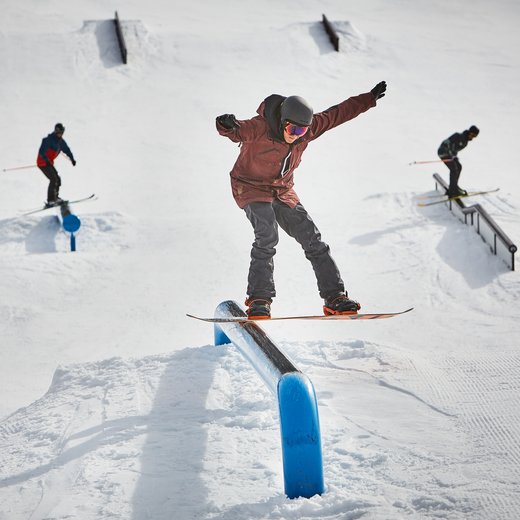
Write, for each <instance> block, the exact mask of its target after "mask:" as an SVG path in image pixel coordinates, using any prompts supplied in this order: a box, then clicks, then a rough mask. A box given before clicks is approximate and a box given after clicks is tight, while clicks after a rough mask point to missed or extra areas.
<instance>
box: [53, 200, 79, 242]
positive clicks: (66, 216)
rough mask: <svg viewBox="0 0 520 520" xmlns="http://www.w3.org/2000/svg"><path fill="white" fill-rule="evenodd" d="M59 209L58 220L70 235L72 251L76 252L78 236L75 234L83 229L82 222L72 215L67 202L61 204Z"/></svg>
mask: <svg viewBox="0 0 520 520" xmlns="http://www.w3.org/2000/svg"><path fill="white" fill-rule="evenodd" d="M59 208H60V211H59V214H58V218H59V219H60V223H61V226H62V227H63V230H64V231H65V232H67V233H70V250H71V251H76V235H75V234H74V233H76V231H78V230H79V228H80V227H81V220H80V219H79V218H78V217H77V216H76V215H74V214H73V213H72V211H71V209H70V204H69V203H68V202H67V201H65V202H63V203H62V204H60V205H59Z"/></svg>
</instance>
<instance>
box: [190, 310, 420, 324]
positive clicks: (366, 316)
mask: <svg viewBox="0 0 520 520" xmlns="http://www.w3.org/2000/svg"><path fill="white" fill-rule="evenodd" d="M411 310H413V307H410V308H409V309H406V310H405V311H401V312H376V313H358V314H332V315H330V316H325V315H317V316H274V317H272V318H260V319H258V318H257V319H254V318H248V317H247V316H232V317H229V318H203V317H200V316H194V315H193V314H186V316H188V317H189V318H193V319H195V320H200V321H206V322H209V323H244V322H248V321H259V322H267V321H282V320H316V321H321V320H325V321H343V320H380V319H384V318H393V317H394V316H399V315H401V314H406V313H407V312H410V311H411Z"/></svg>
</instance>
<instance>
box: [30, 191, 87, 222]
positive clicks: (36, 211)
mask: <svg viewBox="0 0 520 520" xmlns="http://www.w3.org/2000/svg"><path fill="white" fill-rule="evenodd" d="M95 198H96V195H95V193H93V194H92V195H89V196H88V197H83V198H82V199H76V200H64V201H63V202H62V203H61V204H56V206H49V207H46V206H44V207H43V208H38V209H32V210H30V211H27V212H25V213H22V216H26V215H33V214H34V213H39V212H40V211H46V210H48V209H52V208H59V207H60V206H62V205H63V204H77V203H78V202H85V201H87V200H94V199H95Z"/></svg>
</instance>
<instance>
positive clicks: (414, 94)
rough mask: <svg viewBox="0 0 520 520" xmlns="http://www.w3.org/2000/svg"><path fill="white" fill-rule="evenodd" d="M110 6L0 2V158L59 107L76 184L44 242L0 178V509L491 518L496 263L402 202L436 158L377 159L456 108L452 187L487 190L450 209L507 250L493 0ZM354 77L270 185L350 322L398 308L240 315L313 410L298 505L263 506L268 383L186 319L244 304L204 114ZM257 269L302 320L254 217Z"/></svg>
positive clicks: (508, 417) (503, 509) (30, 149)
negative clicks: (263, 253)
mask: <svg viewBox="0 0 520 520" xmlns="http://www.w3.org/2000/svg"><path fill="white" fill-rule="evenodd" d="M122 5H123V4H120V5H117V4H116V3H114V2H112V1H111V0H74V1H73V2H70V1H69V2H66V1H64V0H53V1H45V2H42V1H41V0H24V1H23V2H16V1H11V2H3V4H2V16H1V17H0V38H1V45H0V63H2V67H3V69H2V72H3V74H2V81H0V95H1V98H2V100H4V103H3V104H2V117H1V118H0V129H1V133H2V138H1V139H0V168H8V167H16V166H23V165H29V164H32V163H34V159H35V155H36V152H37V149H38V146H39V144H40V143H41V138H42V136H43V135H44V134H45V132H47V131H48V129H49V125H53V124H55V123H56V121H65V122H66V123H67V135H68V144H69V145H70V146H71V148H72V150H73V151H74V156H75V157H76V158H77V159H78V164H77V166H76V167H75V168H74V169H73V167H72V166H71V165H70V164H69V163H68V161H63V164H62V165H61V166H60V167H59V168H58V169H59V170H60V176H61V177H62V180H63V185H62V186H61V188H60V194H61V196H62V197H63V198H65V199H68V200H74V198H75V197H80V196H83V195H89V194H91V193H94V192H95V193H97V194H98V196H99V198H98V200H96V201H95V202H92V204H85V205H83V203H82V204H78V205H75V204H74V203H72V205H71V208H72V210H73V213H76V214H77V216H78V217H79V218H80V219H81V229H80V230H79V231H78V232H77V252H76V253H74V254H71V253H70V243H69V242H70V240H69V236H68V235H69V233H64V232H63V230H62V228H61V227H60V225H59V222H58V220H57V218H56V215H55V212H56V210H47V211H46V212H42V213H37V214H35V215H31V216H28V217H25V216H24V217H20V216H19V213H20V211H21V210H23V209H30V208H36V207H38V206H41V205H43V201H44V200H45V199H44V198H43V197H44V194H45V191H46V189H47V180H46V178H45V177H44V176H43V175H42V174H41V172H39V171H38V170H37V169H36V168H32V169H26V170H20V171H18V172H2V173H1V174H0V295H1V297H0V347H1V352H2V363H0V391H1V395H2V399H0V519H1V520H28V519H31V520H50V519H53V520H71V519H74V520H107V519H110V520H150V519H153V520H244V519H247V520H354V519H363V520H403V519H406V520H441V519H443V520H517V518H518V511H520V494H519V492H518V487H519V486H518V483H519V482H520V402H519V399H518V396H519V395H520V377H519V375H520V348H519V347H520V340H519V339H518V338H520V320H519V319H518V314H519V305H518V302H519V301H520V276H519V270H518V268H517V269H516V271H512V270H511V269H510V268H509V267H508V266H507V265H505V263H504V262H503V261H502V259H501V258H500V257H498V256H495V255H494V254H492V252H491V251H490V250H489V249H488V245H486V244H485V243H483V242H482V240H481V238H480V236H479V235H477V233H476V232H475V231H474V230H473V229H472V228H471V227H470V226H469V225H464V224H461V223H460V222H459V221H458V220H457V219H456V218H454V214H453V213H451V212H450V211H448V208H447V207H446V206H445V205H444V204H439V205H436V206H431V207H429V208H418V207H417V204H416V202H417V198H418V197H424V196H427V195H432V196H433V195H435V194H437V195H438V194H439V192H435V190H434V186H433V179H432V174H433V173H434V172H436V171H439V170H440V171H441V172H447V170H446V169H445V168H446V167H445V166H444V165H443V164H442V163H438V164H424V165H416V166H413V167H411V166H407V164H408V163H409V162H410V161H412V160H414V159H428V158H431V159H434V158H436V157H437V156H436V150H437V147H438V144H439V143H440V142H441V140H442V139H443V138H445V137H446V136H447V135H449V134H450V133H452V132H453V131H455V130H457V129H462V128H467V127H468V126H469V125H470V124H473V123H476V124H478V126H479V128H480V129H481V133H480V135H479V137H478V139H477V140H476V141H475V142H474V143H473V145H472V146H471V148H470V149H468V150H464V151H462V152H461V154H460V156H461V161H462V163H463V165H464V169H463V172H462V177H461V188H463V189H465V190H467V191H480V190H482V189H485V188H497V187H500V191H498V192H497V193H494V194H490V195H487V196H485V198H482V199H477V198H472V199H468V206H469V204H471V203H472V202H473V201H478V202H480V203H481V205H482V206H485V209H486V211H487V212H488V214H489V215H490V216H491V217H492V218H493V220H494V221H495V222H496V223H497V224H498V225H499V226H500V227H501V228H502V229H503V230H504V231H505V232H507V234H508V236H509V237H510V238H511V239H512V240H513V242H514V243H515V244H517V245H518V243H519V242H520V175H518V173H517V169H518V168H517V164H518V149H519V146H518V134H519V132H518V121H520V96H519V95H518V85H519V84H520V53H519V52H518V38H519V36H518V33H519V31H518V26H519V23H520V2H518V1H512V0H495V1H493V2H489V1H488V0H473V1H472V2H468V0H450V1H449V2H446V1H442V0H415V1H414V2H410V1H405V0H395V1H393V2H388V1H385V0H364V1H363V2H346V1H344V0H326V2H322V3H320V4H318V3H317V2H316V1H315V0H299V1H298V3H297V4H296V3H294V2H281V1H280V0H262V2H258V1H257V2H255V1H253V0H249V1H247V0H246V1H244V0H226V1H225V2H215V1H214V0H197V1H196V2H186V1H181V0H173V1H164V0H162V1H161V0H149V1H147V2H142V1H139V0H126V1H125V2H124V7H123V6H122ZM116 9H118V11H119V15H120V18H121V20H120V21H121V25H122V28H123V31H124V36H125V41H126V45H127V47H128V64H127V65H124V64H122V63H121V53H120V52H119V48H118V46H117V41H116V36H115V33H114V24H113V21H112V19H113V15H114V11H115V10H116ZM322 12H324V13H326V15H327V16H328V17H329V19H330V20H331V21H332V22H333V23H334V27H335V28H336V29H337V31H338V33H339V35H340V38H341V42H340V50H339V52H336V51H335V50H334V49H333V47H332V46H331V43H330V41H329V39H328V37H327V34H326V33H325V31H324V30H323V25H322V23H321V13H322ZM381 78H384V79H385V80H386V81H387V83H388V89H387V94H386V96H385V98H383V102H382V103H381V105H380V107H379V108H378V109H377V110H374V111H369V112H368V113H367V114H365V115H364V116H363V117H362V118H357V119H356V120H355V121H354V122H353V123H352V124H349V125H341V126H339V127H338V128H335V129H334V130H331V131H330V132H327V134H326V135H324V136H323V139H319V140H317V141H316V143H315V145H314V146H313V147H309V149H308V150H307V151H306V152H305V154H306V155H305V160H304V161H302V163H301V165H300V166H299V167H298V169H297V171H296V174H295V187H296V189H297V192H298V195H299V197H301V200H302V204H303V205H304V207H305V208H306V209H307V210H308V211H309V213H310V214H312V216H313V219H314V220H315V221H316V224H317V225H318V227H319V229H320V230H321V231H322V232H323V240H324V241H325V242H326V243H327V244H329V246H330V248H331V251H332V253H333V255H334V259H335V261H336V262H337V264H338V267H339V268H340V270H341V273H342V275H343V277H344V281H345V283H346V284H347V289H348V291H349V295H351V296H352V297H353V298H355V299H356V300H358V301H359V302H360V304H361V306H362V308H361V310H360V312H369V311H378V310H382V311H392V310H395V311H398V310H404V309H407V308H408V307H411V306H414V310H413V311H411V312H409V313H408V314H406V315H404V316H403V317H397V318H391V319H385V320H364V321H359V320H357V321H349V322H348V323H346V322H343V321H341V322H340V321H310V320H294V321H291V320H289V321H273V322H268V323H265V324H264V323H263V322H262V323H260V324H259V326H260V327H262V329H264V330H265V331H266V332H267V333H268V335H269V336H270V337H271V338H273V339H274V340H275V342H276V345H278V346H279V347H280V348H281V349H282V350H283V351H284V352H285V353H286V354H287V355H288V356H289V357H290V359H291V360H292V362H293V364H294V365H295V366H296V367H297V368H298V369H299V370H300V371H301V372H302V373H303V374H305V375H306V376H307V377H308V378H309V379H310V380H311V381H312V383H313V386H314V387H315V391H316V399H317V403H318V407H319V421H320V431H321V443H322V457H323V477H324V484H325V492H324V493H322V494H321V495H320V494H316V495H314V496H313V497H311V498H304V497H301V498H297V499H289V498H288V497H287V495H286V494H285V491H284V471H283V458H282V451H281V439H280V417H279V411H278V409H277V404H276V399H275V398H274V397H273V394H272V392H271V390H269V388H268V387H267V386H266V384H264V383H263V381H262V380H261V378H259V376H258V374H257V372H256V371H255V370H254V369H252V368H251V365H250V363H249V362H248V361H247V360H246V359H245V358H244V356H243V355H242V354H241V353H240V351H238V349H237V348H235V347H233V346H231V345H229V346H227V347H223V348H221V347H215V345H214V341H213V338H212V337H210V336H211V334H212V325H207V324H202V322H199V321H196V320H193V319H191V318H187V317H186V312H193V313H194V314H197V315H200V316H208V317H209V316H213V315H214V310H215V307H216V305H217V304H219V303H220V302H222V301H223V300H227V299H232V300H235V301H237V302H238V303H239V304H240V305H241V306H242V301H243V300H242V299H243V298H244V297H245V296H246V290H245V289H246V285H247V269H248V264H249V260H250V246H251V243H252V242H253V240H254V234H253V232H252V229H251V225H250V224H249V223H248V222H247V220H246V219H245V218H244V217H243V213H242V211H241V210H239V209H237V207H236V205H235V204H234V202H233V197H232V193H231V190H230V178H229V171H230V167H231V165H232V164H233V161H234V160H235V159H236V155H237V152H238V148H237V147H235V146H234V145H231V146H230V145H228V144H226V143H225V142H222V138H221V137H220V136H219V135H218V134H217V133H216V131H215V118H216V117H217V116H218V115H219V114H223V113H231V112H233V113H235V115H236V116H237V118H251V117H254V116H255V115H256V112H255V109H256V107H257V106H258V105H259V103H260V102H261V100H263V99H265V98H266V96H269V95H270V94H280V95H284V96H289V95H298V96H302V97H303V98H304V99H307V100H308V101H309V103H311V105H312V106H313V107H314V108H315V109H316V110H325V109H327V108H328V107H330V106H331V105H333V104H334V103H337V102H338V101H340V100H343V99H346V98H347V97H348V96H349V95H352V94H357V93H361V92H364V91H366V89H368V88H371V87H372V86H373V85H374V84H375V83H377V81H379V80H380V79H381ZM266 160H267V161H268V160H269V158H268V157H267V158H266ZM441 168H442V170H441ZM443 176H444V178H446V174H444V173H443ZM462 200H463V201H464V202H465V203H466V200H465V199H462ZM470 201H471V202H470ZM454 206H455V204H454V203H453V207H454ZM468 219H469V217H468ZM468 221H469V220H468ZM515 256H516V255H515ZM275 276H276V298H274V300H273V304H272V312H273V315H276V316H291V315H304V314H319V313H320V312H321V310H322V306H323V300H322V299H321V298H320V297H319V294H318V292H317V287H316V280H315V277H314V275H313V271H312V268H311V267H310V265H309V262H308V260H307V259H306V258H305V256H304V254H303V253H302V250H301V248H300V246H299V245H298V244H296V243H295V242H294V241H293V240H292V239H290V238H288V237H287V236H286V235H285V233H284V232H283V231H281V232H280V242H279V245H278V246H277V253H276V258H275Z"/></svg>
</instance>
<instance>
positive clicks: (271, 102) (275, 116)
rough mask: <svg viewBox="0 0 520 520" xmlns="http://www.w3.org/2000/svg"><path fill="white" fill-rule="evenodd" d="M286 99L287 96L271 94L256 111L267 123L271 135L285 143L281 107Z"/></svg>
mask: <svg viewBox="0 0 520 520" xmlns="http://www.w3.org/2000/svg"><path fill="white" fill-rule="evenodd" d="M285 99H286V97H285V96H280V95H279V94H271V95H270V96H268V97H266V98H265V99H264V100H263V101H262V102H261V103H260V106H259V107H258V109H257V111H256V112H257V114H258V115H260V116H262V117H263V118H264V119H265V120H266V121H267V124H268V126H269V130H270V131H271V134H272V135H273V136H274V137H275V138H276V139H278V140H280V141H284V138H283V133H282V129H281V127H280V121H281V111H280V107H281V105H282V102H283V101H284V100H285ZM284 142H285V141H284Z"/></svg>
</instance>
